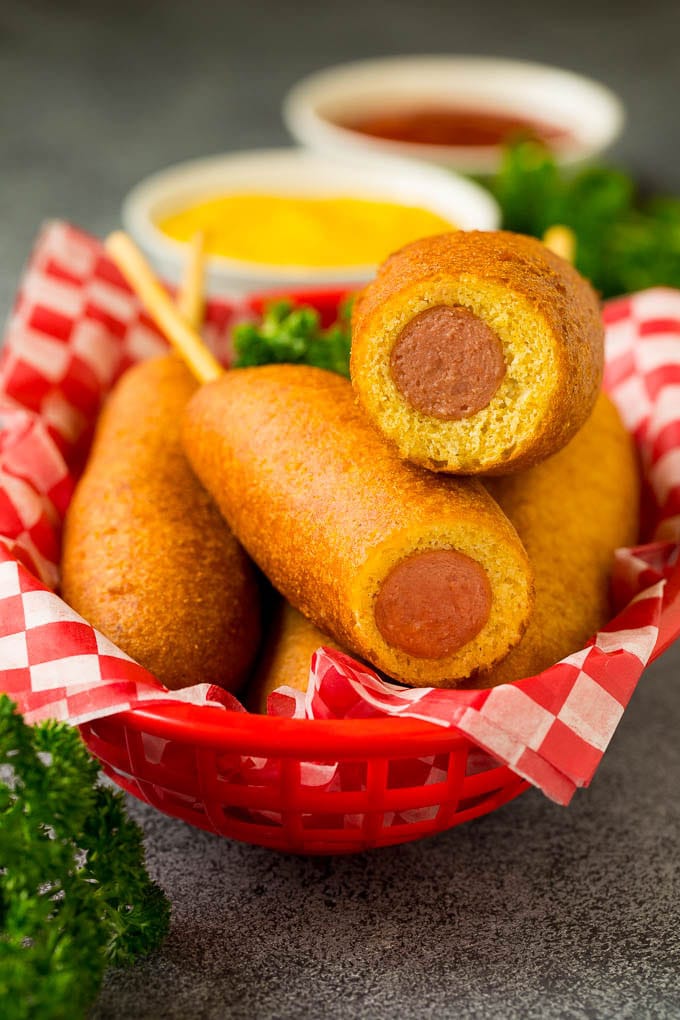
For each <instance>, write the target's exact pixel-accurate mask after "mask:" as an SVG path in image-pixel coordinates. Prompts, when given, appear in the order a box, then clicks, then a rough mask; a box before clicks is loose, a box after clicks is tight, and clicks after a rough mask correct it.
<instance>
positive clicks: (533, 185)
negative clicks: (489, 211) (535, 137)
mask: <svg viewBox="0 0 680 1020" xmlns="http://www.w3.org/2000/svg"><path fill="white" fill-rule="evenodd" d="M492 190H493V192H494V194H495V196H496V198H497V199H498V201H499V203H500V205H501V209H502V210H503V226H504V227H505V228H506V229H507V230H515V231H518V232H519V233H525V234H533V235H534V236H535V237H542V236H543V234H544V233H545V231H546V230H547V229H548V227H551V226H553V225H554V224H563V225H564V226H567V227H570V228H571V229H572V230H573V231H574V234H575V236H576V266H577V268H578V269H579V270H580V271H581V272H582V273H583V275H584V276H587V277H588V278H589V279H590V280H591V281H592V283H593V285H594V286H595V288H596V289H597V290H599V291H600V292H601V294H602V295H603V297H613V296H615V295H618V294H627V293H630V292H631V291H635V290H642V289H644V288H645V287H654V286H669V287H680V199H677V198H656V199H653V200H649V201H646V202H641V201H640V200H639V199H638V196H637V194H636V189H635V186H634V184H633V181H632V180H631V178H630V177H629V176H628V175H627V174H625V173H623V172H622V171H620V170H616V169H613V168H611V167H604V166H594V167H588V168H586V169H584V170H581V171H580V172H578V173H576V174H568V173H563V172H562V171H560V170H559V169H558V167H557V166H556V164H555V161H554V160H553V159H552V157H551V156H550V154H549V153H548V151H547V150H546V149H545V148H543V147H542V146H541V145H539V144H538V143H536V142H520V143H519V144H517V145H514V146H512V147H510V148H508V149H507V150H506V153H505V158H504V162H503V167H502V169H501V171H500V173H499V174H498V176H497V177H496V179H495V180H494V182H493V184H492Z"/></svg>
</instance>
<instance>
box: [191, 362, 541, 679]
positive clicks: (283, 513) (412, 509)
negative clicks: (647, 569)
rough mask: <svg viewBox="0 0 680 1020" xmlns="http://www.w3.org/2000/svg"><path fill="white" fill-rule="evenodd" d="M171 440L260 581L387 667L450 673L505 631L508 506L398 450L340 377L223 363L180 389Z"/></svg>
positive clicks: (517, 552) (517, 609) (521, 558)
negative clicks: (176, 429) (214, 374)
mask: <svg viewBox="0 0 680 1020" xmlns="http://www.w3.org/2000/svg"><path fill="white" fill-rule="evenodd" d="M183 442H184V448H185V450H186V453H187V456H188V457H189V460H190V461H191V464H192V466H193V468H194V470H195V471H196V473H197V474H198V476H199V478H200V479H201V480H202V481H203V483H204V485H205V486H206V487H207V488H208V489H209V491H210V492H211V493H212V494H213V496H214V497H215V500H216V502H217V503H218V505H219V506H220V508H221V510H222V512H223V513H224V515H225V517H226V519H227V521H228V522H229V524H230V526H231V527H232V529H233V531H234V533H235V534H236V536H237V537H238V538H239V540H240V541H241V543H242V544H243V546H244V548H245V549H247V551H248V552H249V553H250V555H251V556H252V558H253V559H254V560H255V562H256V563H257V564H258V565H259V566H260V567H261V569H262V570H263V571H264V573H265V574H266V575H267V576H268V577H269V579H270V580H271V581H272V583H273V584H274V586H275V587H276V588H277V589H278V590H279V591H280V592H281V593H282V594H283V595H284V596H285V597H286V598H287V599H288V600H289V601H290V602H291V603H292V604H293V605H294V606H295V607H296V608H297V609H299V610H300V611H301V612H302V613H303V614H304V615H305V616H307V617H308V618H309V619H310V620H312V622H313V623H314V624H315V625H316V626H317V627H319V628H320V629H321V630H323V631H325V632H327V633H328V634H329V635H330V636H331V637H332V638H333V640H334V641H335V642H337V643H339V644H340V645H342V646H343V647H345V648H347V649H349V650H351V651H352V652H354V653H355V654H357V655H359V656H360V657H361V658H363V659H365V660H366V661H368V662H370V663H371V664H372V665H374V666H376V667H377V668H378V669H381V670H383V671H384V672H385V673H387V674H388V675H390V676H393V677H397V678H399V679H401V680H403V681H405V682H407V683H410V684H414V685H420V686H423V685H430V684H433V685H439V686H454V685H455V684H456V683H457V682H458V681H459V680H460V679H461V678H462V677H466V676H469V675H470V674H471V673H473V672H474V671H475V670H478V669H480V668H485V667H486V668H488V667H489V666H491V665H492V664H493V663H495V662H496V661H498V660H499V659H501V658H502V657H503V656H504V655H505V654H506V653H507V652H508V650H509V649H510V648H511V647H512V646H513V645H514V644H516V643H517V641H518V640H519V639H520V637H521V634H522V632H523V630H524V628H525V626H526V623H527V619H528V616H529V612H530V608H531V602H532V580H531V570H530V568H529V565H528V562H527V557H526V553H525V552H524V549H523V547H522V545H521V543H520V541H519V539H518V537H517V535H516V533H515V531H514V529H513V528H512V526H511V525H510V523H509V521H508V520H507V518H506V517H505V516H504V514H503V513H502V512H501V511H500V509H499V508H498V506H497V504H496V503H495V502H494V501H493V500H492V499H491V497H490V496H489V495H488V493H487V492H486V490H485V489H484V488H483V486H482V485H481V484H479V483H478V482H475V481H473V480H468V479H453V478H451V479H447V478H442V477H438V476H436V475H433V474H431V473H428V472H425V471H422V470H421V469H419V468H416V467H414V466H412V465H410V464H407V463H404V462H403V461H401V460H400V459H399V457H398V456H397V454H396V452H395V451H394V450H393V449H392V448H391V447H390V446H389V445H388V444H386V443H385V442H384V441H383V440H382V439H381V438H380V437H379V436H378V435H377V434H376V432H375V431H374V430H373V429H372V427H371V426H370V424H369V423H368V422H367V421H366V419H365V417H364V416H363V414H362V413H361V412H360V411H359V409H358V408H357V407H356V405H355V401H354V397H353V394H352V389H351V386H350V384H349V382H347V381H346V380H345V379H343V378H341V377H340V376H337V375H334V374H332V373H330V372H325V371H322V370H321V369H316V368H310V367H308V366H303V365H266V366H263V367H260V368H252V369H239V370H238V371H234V372H229V373H227V374H226V375H223V376H222V377H221V378H220V379H218V380H217V381H215V382H213V383H211V384H209V385H207V386H204V387H203V388H202V389H201V390H199V391H198V393H197V394H196V395H195V396H194V397H193V398H192V400H191V401H190V403H189V405H188V407H187V410H186V413H185V418H184V429H183Z"/></svg>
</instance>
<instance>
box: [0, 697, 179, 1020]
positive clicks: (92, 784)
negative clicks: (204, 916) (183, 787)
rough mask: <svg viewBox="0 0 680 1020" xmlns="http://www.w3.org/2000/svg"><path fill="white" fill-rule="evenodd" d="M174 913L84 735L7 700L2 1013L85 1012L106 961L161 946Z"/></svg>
mask: <svg viewBox="0 0 680 1020" xmlns="http://www.w3.org/2000/svg"><path fill="white" fill-rule="evenodd" d="M169 916H170V907H169V903H168V901H167V899H166V898H165V895H164V894H163V892H162V890H161V889H160V888H159V886H157V885H156V884H155V883H153V882H152V881H151V880H150V878H149V876H148V874H147V872H146V869H145V866H144V848H143V844H142V833H141V831H140V829H139V827H138V826H137V825H136V824H135V823H134V822H133V821H132V820H131V819H130V818H128V816H127V814H126V812H125V807H124V801H123V796H122V794H120V793H116V792H114V791H112V790H111V789H109V788H107V787H105V786H103V785H102V784H101V783H100V781H99V768H98V765H97V763H96V761H94V759H93V758H91V757H90V755H89V754H88V752H87V750H86V748H85V746H84V745H83V743H82V741H81V739H80V737H79V735H78V732H77V731H76V730H74V729H72V728H71V727H70V726H67V725H66V724H64V723H52V722H48V723H42V724H40V725H38V726H35V727H30V726H27V725H26V724H25V722H24V720H23V718H22V716H21V715H19V714H18V713H17V712H16V711H15V706H14V705H13V703H12V702H11V701H10V700H9V698H8V697H6V696H5V695H2V696H0V1002H1V1003H2V1011H1V1012H2V1017H3V1020H25V1018H26V1020H27V1018H29V1017H31V1018H32V1017H40V1020H53V1018H54V1020H56V1018H68V1020H75V1018H78V1017H84V1016H85V1015H86V1013H87V1010H88V1008H89V1007H90V1005H91V1004H92V1002H93V1000H94V999H95V997H96V995H97V992H98V990H99V986H100V984H101V981H102V977H103V974H104V971H105V969H106V967H107V965H109V964H116V965H120V964H127V963H130V962H132V961H133V960H135V959H136V958H137V957H138V956H143V955H146V954H147V953H149V952H151V950H153V949H155V948H156V947H157V946H158V945H159V943H160V942H161V941H162V939H163V938H164V937H165V935H166V933H167V931H168V925H169Z"/></svg>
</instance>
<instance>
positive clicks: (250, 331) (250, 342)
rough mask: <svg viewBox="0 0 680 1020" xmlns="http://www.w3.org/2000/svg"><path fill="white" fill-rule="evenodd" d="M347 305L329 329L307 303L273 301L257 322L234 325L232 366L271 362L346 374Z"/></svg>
mask: <svg viewBox="0 0 680 1020" xmlns="http://www.w3.org/2000/svg"><path fill="white" fill-rule="evenodd" d="M349 309H350V306H349V304H348V303H345V305H344V306H343V307H342V309H341V310H340V315H339V318H338V321H337V322H336V323H334V325H332V326H330V327H329V328H328V329H323V328H322V326H321V317H320V315H319V313H318V312H317V310H316V309H315V308H311V307H310V306H309V305H295V304H293V302H292V301H289V300H287V299H286V300H281V301H273V302H272V303H271V304H269V305H267V307H266V308H265V310H264V315H263V316H262V321H261V322H258V323H253V322H243V323H240V324H239V325H238V326H236V327H235V329H234V350H235V352H236V358H235V359H234V368H247V367H249V366H252V365H267V364H270V363H271V362H279V363H282V362H285V363H288V364H304V365H315V366H316V367H317V368H325V369H327V370H328V371H329V372H339V373H340V374H341V375H345V376H347V377H349V351H350V328H349V316H350V310H349Z"/></svg>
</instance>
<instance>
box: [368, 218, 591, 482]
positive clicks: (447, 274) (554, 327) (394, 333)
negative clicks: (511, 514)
mask: <svg viewBox="0 0 680 1020" xmlns="http://www.w3.org/2000/svg"><path fill="white" fill-rule="evenodd" d="M442 304H445V305H446V304H448V305H453V306H463V307H468V308H469V309H470V311H472V312H474V313H475V314H477V315H478V316H479V317H481V318H483V319H484V320H485V321H486V322H487V323H489V325H490V326H491V328H493V329H494V330H495V331H496V332H497V333H498V334H499V335H500V337H501V340H502V341H503V343H504V346H505V356H506V363H507V366H508V368H507V379H506V382H505V383H503V384H502V385H501V387H500V389H499V391H498V393H497V394H496V396H495V397H494V398H493V399H492V401H491V403H490V404H489V406H488V408H485V409H483V410H482V411H479V412H477V414H476V415H472V416H471V417H468V418H466V419H465V420H464V421H463V422H457V421H453V422H442V421H439V420H437V419H434V418H432V417H429V416H428V415H424V414H422V413H420V412H416V411H415V410H414V409H413V408H411V407H410V405H408V404H407V403H406V401H405V400H404V399H403V397H402V396H401V394H400V393H399V391H398V390H397V389H396V388H395V387H394V386H393V384H392V380H391V377H390V374H389V368H388V365H389V359H390V354H391V349H392V347H393V345H394V343H395V342H396V339H397V337H398V335H399V332H400V330H401V329H402V328H403V327H404V326H405V325H406V324H407V323H408V322H409V321H411V319H412V318H413V317H414V316H415V315H416V314H418V313H420V312H422V310H423V309H424V308H426V307H432V306H437V305H442ZM603 343H604V333H603V327H602V322H601V317H600V313H599V307H598V301H597V297H596V295H595V293H594V291H593V289H592V287H591V286H590V284H589V283H587V282H586V281H585V280H584V279H583V278H582V277H581V276H580V274H579V273H578V272H577V271H576V270H575V269H574V268H573V267H572V266H571V265H570V264H569V263H568V262H566V261H565V260H564V259H561V258H560V257H559V256H557V255H555V254H553V253H552V252H551V251H549V250H548V249H547V248H546V247H545V246H544V245H543V244H541V243H540V242H539V241H537V240H535V239H534V238H530V237H525V236H523V235H520V234H512V233H509V232H506V231H488V232H483V231H470V232H464V231H458V232H454V233H450V234H441V235H437V236H435V237H428V238H424V239H422V240H420V241H416V242H414V243H412V244H409V245H407V246H406V247H405V248H402V249H401V250H400V251H398V252H396V253H395V254H394V255H392V256H390V258H389V259H388V260H387V261H386V262H385V263H384V264H383V266H382V267H381V268H380V270H379V272H378V275H377V277H376V279H375V280H374V281H373V282H372V283H371V284H369V285H368V286H367V287H366V288H365V289H364V290H363V292H362V293H361V295H360V297H359V298H358V299H357V301H356V302H355V306H354V311H353V319H352V358H351V374H352V383H353V385H354V388H355V390H356V393H357V395H358V397H359V400H360V401H361V403H362V404H363V406H364V408H365V409H366V411H367V413H368V415H369V417H370V418H371V420H372V421H373V422H374V424H375V425H376V426H377V427H378V428H379V429H380V430H381V431H382V432H383V434H385V435H387V437H388V438H389V439H390V440H391V441H392V442H394V443H395V444H396V446H397V447H398V449H399V450H400V452H401V453H402V455H403V456H405V457H408V458H409V459H410V460H413V461H414V462H416V463H420V464H423V465H425V466H426V467H429V468H431V469H434V470H439V471H450V472H454V473H487V474H489V473H491V474H507V473H509V472H513V471H517V470H519V469H524V468H527V467H529V466H531V465H533V464H536V463H538V462H539V461H541V460H543V459H544V458H545V457H547V456H550V455H551V454H553V453H555V452H556V451H557V450H559V449H560V448H561V447H562V446H564V445H565V444H566V443H567V442H568V441H569V439H570V438H571V437H572V436H573V435H575V433H576V432H577V431H578V429H579V428H580V427H581V426H582V425H583V423H584V422H585V421H586V419H587V418H588V416H589V415H590V413H591V411H592V409H593V406H594V404H595V400H596V399H597V394H598V392H599V389H600V386H601V381H602V370H603V350H604V348H603ZM471 371H474V366H471ZM520 400H521V406H520V404H519V401H520Z"/></svg>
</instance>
